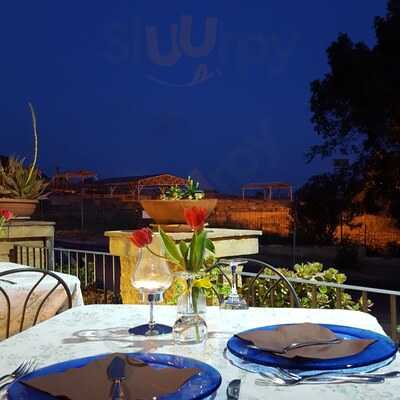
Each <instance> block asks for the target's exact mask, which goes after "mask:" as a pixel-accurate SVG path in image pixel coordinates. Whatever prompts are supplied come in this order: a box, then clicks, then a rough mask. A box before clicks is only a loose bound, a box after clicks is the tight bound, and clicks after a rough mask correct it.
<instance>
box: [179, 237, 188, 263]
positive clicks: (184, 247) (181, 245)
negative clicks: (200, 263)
mask: <svg viewBox="0 0 400 400" xmlns="http://www.w3.org/2000/svg"><path fill="white" fill-rule="evenodd" d="M179 250H180V251H181V254H182V257H183V262H184V267H185V269H186V265H187V261H188V255H189V246H188V245H187V244H186V243H185V242H184V241H183V240H181V241H180V243H179Z"/></svg>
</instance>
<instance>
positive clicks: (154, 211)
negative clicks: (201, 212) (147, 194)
mask: <svg viewBox="0 0 400 400" xmlns="http://www.w3.org/2000/svg"><path fill="white" fill-rule="evenodd" d="M217 202H218V199H202V200H141V201H140V204H141V205H142V207H143V209H144V210H145V211H146V212H147V214H149V215H150V217H151V218H152V219H153V220H154V222H155V223H156V224H161V225H174V224H186V221H185V217H184V215H183V210H184V209H185V208H191V207H202V208H205V209H206V210H207V217H208V216H209V215H210V214H211V213H212V212H213V210H214V208H215V207H216V205H217Z"/></svg>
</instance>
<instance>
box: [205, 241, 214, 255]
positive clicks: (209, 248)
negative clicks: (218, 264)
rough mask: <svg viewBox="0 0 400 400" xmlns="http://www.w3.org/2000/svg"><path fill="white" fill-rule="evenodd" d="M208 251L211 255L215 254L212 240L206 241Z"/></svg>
mask: <svg viewBox="0 0 400 400" xmlns="http://www.w3.org/2000/svg"><path fill="white" fill-rule="evenodd" d="M206 249H207V250H208V251H211V253H213V254H215V246H214V243H213V242H212V241H211V240H210V239H208V238H207V239H206Z"/></svg>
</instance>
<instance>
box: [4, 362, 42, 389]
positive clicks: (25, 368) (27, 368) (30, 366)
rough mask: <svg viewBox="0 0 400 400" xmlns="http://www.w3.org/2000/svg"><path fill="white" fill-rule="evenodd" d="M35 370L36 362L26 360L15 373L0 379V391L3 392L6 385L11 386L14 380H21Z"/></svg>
mask: <svg viewBox="0 0 400 400" xmlns="http://www.w3.org/2000/svg"><path fill="white" fill-rule="evenodd" d="M35 368H36V361H34V360H28V361H23V362H22V363H21V364H20V365H19V366H18V367H17V368H16V369H15V371H13V372H11V373H9V374H6V375H3V376H1V377H0V390H3V389H4V388H5V387H7V386H8V385H11V383H13V382H14V381H15V380H16V379H18V378H21V377H23V376H25V375H27V374H29V373H30V372H32V371H34V370H35Z"/></svg>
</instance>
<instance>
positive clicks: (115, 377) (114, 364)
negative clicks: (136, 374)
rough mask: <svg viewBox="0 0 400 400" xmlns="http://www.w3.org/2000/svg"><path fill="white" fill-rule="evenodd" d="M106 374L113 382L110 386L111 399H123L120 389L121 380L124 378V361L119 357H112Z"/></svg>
mask: <svg viewBox="0 0 400 400" xmlns="http://www.w3.org/2000/svg"><path fill="white" fill-rule="evenodd" d="M107 375H108V378H109V379H110V380H111V381H112V382H113V385H112V388H111V399H112V400H120V399H125V395H124V392H123V390H122V381H123V380H124V379H126V376H125V361H124V360H123V359H122V358H121V357H118V356H117V357H114V358H113V359H112V361H111V363H110V365H109V366H108V368H107Z"/></svg>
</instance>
